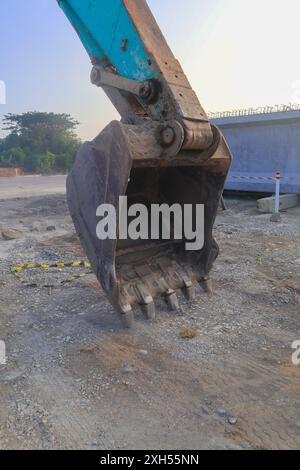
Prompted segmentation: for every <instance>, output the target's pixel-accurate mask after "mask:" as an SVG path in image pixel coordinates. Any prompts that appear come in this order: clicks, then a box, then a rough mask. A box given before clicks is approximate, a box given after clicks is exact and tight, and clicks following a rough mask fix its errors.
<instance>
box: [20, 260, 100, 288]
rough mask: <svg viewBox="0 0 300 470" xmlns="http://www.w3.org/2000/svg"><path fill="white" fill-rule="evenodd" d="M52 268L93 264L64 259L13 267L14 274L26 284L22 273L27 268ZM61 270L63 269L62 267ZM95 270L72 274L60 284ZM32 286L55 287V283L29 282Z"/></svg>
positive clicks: (79, 266) (68, 282) (84, 266)
mask: <svg viewBox="0 0 300 470" xmlns="http://www.w3.org/2000/svg"><path fill="white" fill-rule="evenodd" d="M51 268H85V269H91V268H92V265H91V263H87V262H86V261H73V262H71V263H65V262H63V261H59V262H57V263H53V264H46V263H40V264H33V263H27V264H23V266H18V267H15V268H14V269H13V274H14V276H15V277H16V278H17V279H18V280H19V281H20V282H21V283H22V284H26V283H27V280H26V279H24V278H23V277H22V276H21V275H20V273H22V272H24V271H26V270H27V269H45V270H46V269H51ZM60 271H61V269H60ZM92 273H93V271H89V272H87V273H80V274H77V275H75V276H72V277H70V278H68V279H66V280H64V281H61V282H60V285H63V284H71V283H72V282H74V281H76V280H77V279H81V278H83V277H85V276H88V275H89V274H92ZM28 286H30V287H55V286H53V285H48V284H47V285H46V284H38V283H34V284H28Z"/></svg>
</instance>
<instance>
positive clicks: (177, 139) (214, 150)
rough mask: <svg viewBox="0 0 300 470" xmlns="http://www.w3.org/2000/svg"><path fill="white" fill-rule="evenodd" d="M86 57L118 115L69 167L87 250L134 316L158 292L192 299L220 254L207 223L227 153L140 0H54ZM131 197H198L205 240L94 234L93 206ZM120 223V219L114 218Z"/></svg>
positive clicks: (147, 200) (151, 306)
mask: <svg viewBox="0 0 300 470" xmlns="http://www.w3.org/2000/svg"><path fill="white" fill-rule="evenodd" d="M58 3H59V5H60V7H61V8H62V9H63V11H64V13H65V14H66V16H67V17H68V19H69V20H70V21H71V23H72V24H73V26H74V28H75V30H76V32H77V34H78V35H79V37H80V39H81V41H82V43H83V45H84V47H85V49H86V50H87V52H88V54H89V56H90V58H91V62H92V72H91V81H92V83H93V84H94V85H96V86H98V87H102V88H103V90H104V91H105V93H106V94H107V96H108V97H109V99H110V100H111V102H112V103H113V105H114V106H115V108H116V109H117V110H118V112H119V114H120V115H121V122H113V123H111V124H110V125H109V126H107V128H106V129H104V131H102V132H101V133H100V134H99V136H98V137H96V139H95V140H94V141H93V142H87V143H85V144H84V145H83V146H82V148H81V149H80V151H79V154H78V156H77V159H76V163H75V165H74V168H73V170H72V171H71V173H70V175H69V178H68V184H67V195H68V203H69V207H70V212H71V215H72V217H73V220H74V224H75V227H76V230H77V232H78V235H79V236H80V239H81V242H82V244H83V246H84V248H85V250H86V253H87V256H88V257H89V259H90V261H91V262H92V264H93V267H94V270H95V273H96V275H97V277H98V279H99V281H100V283H101V285H102V287H103V289H104V290H105V292H106V293H107V295H108V297H109V299H110V301H111V303H112V304H113V305H114V307H115V308H116V309H117V310H119V311H120V312H121V313H122V314H123V318H124V319H125V322H126V324H132V320H133V313H132V308H133V307H134V305H136V304H140V305H141V306H142V307H143V309H144V310H145V313H146V315H147V317H148V318H150V319H153V318H154V316H155V299H156V298H157V297H162V298H163V299H165V300H166V301H167V302H168V303H169V305H170V307H171V308H173V309H177V308H178V301H177V296H176V291H177V289H183V290H184V292H185V293H186V295H187V296H188V298H189V299H191V298H193V296H194V293H195V291H196V289H195V287H196V285H197V284H198V283H200V284H201V286H202V288H203V290H204V291H208V290H209V289H210V287H209V282H208V278H209V272H210V269H211V267H212V264H213V261H214V260H215V259H216V257H217V254H218V247H217V244H216V242H215V241H214V240H213V237H212V228H213V223H214V219H215V215H216V212H217V208H218V204H219V200H220V197H221V195H222V190H223V186H224V182H225V178H226V175H227V173H228V170H229V167H230V162H231V156H230V151H229V149H228V147H227V145H226V142H225V140H224V138H223V136H222V135H221V134H220V132H219V130H218V129H216V128H215V127H213V126H212V125H211V124H210V122H209V120H208V117H207V115H206V113H205V111H204V110H203V108H202V106H201V104H200V103H199V100H198V98H197V95H196V94H195V92H194V91H193V89H192V88H191V85H190V83H189V81H188V79H187V77H186V76H185V74H184V72H183V70H182V68H181V66H180V64H179V62H178V61H177V60H176V59H175V57H174V55H173V53H172V51H171V50H170V48H169V46H168V44H167V42H166V41H165V39H164V37H163V35H162V33H161V31H160V29H159V27H158V25H157V23H156V21H155V19H154V17H153V15H152V13H151V11H150V9H149V7H148V5H147V3H146V1H145V0H58ZM125 195H126V196H127V197H128V200H129V205H131V204H135V203H137V202H140V203H144V204H146V205H148V206H150V205H151V204H154V203H155V204H162V203H168V204H169V205H172V204H175V203H177V204H180V205H181V206H183V205H184V204H194V205H196V204H204V205H205V243H204V247H203V249H202V250H200V251H197V252H194V253H191V252H187V251H186V250H185V249H184V246H185V241H186V240H182V241H181V243H178V241H177V240H176V242H175V240H171V241H170V242H169V243H168V244H166V243H165V242H163V241H162V240H161V239H160V240H157V241H156V242H154V241H149V242H143V243H142V242H141V240H139V241H138V242H136V243H133V242H132V241H126V240H122V239H121V238H119V237H118V239H117V240H99V239H98V238H97V236H96V226H97V217H96V212H97V207H99V205H100V204H103V203H106V204H108V203H109V204H112V205H114V207H115V208H116V209H117V210H119V201H120V199H119V198H120V197H121V196H125ZM118 229H119V227H118Z"/></svg>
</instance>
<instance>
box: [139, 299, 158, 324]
mask: <svg viewBox="0 0 300 470" xmlns="http://www.w3.org/2000/svg"><path fill="white" fill-rule="evenodd" d="M142 309H143V310H144V312H145V315H146V317H147V318H148V320H155V318H156V311H155V305H154V302H153V300H152V302H150V303H149V304H144V305H142Z"/></svg>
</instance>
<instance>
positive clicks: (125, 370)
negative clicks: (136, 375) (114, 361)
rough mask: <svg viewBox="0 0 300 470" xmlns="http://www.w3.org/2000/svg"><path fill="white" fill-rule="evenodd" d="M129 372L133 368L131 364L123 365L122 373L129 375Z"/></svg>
mask: <svg viewBox="0 0 300 470" xmlns="http://www.w3.org/2000/svg"><path fill="white" fill-rule="evenodd" d="M131 372H133V369H132V367H131V366H125V367H124V368H123V374H124V375H129V374H131Z"/></svg>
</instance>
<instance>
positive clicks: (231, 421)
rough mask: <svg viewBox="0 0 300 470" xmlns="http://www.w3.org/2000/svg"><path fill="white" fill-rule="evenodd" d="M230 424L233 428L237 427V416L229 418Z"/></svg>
mask: <svg viewBox="0 0 300 470" xmlns="http://www.w3.org/2000/svg"><path fill="white" fill-rule="evenodd" d="M228 423H229V424H231V426H235V425H236V423H237V418H236V417H235V416H228Z"/></svg>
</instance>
